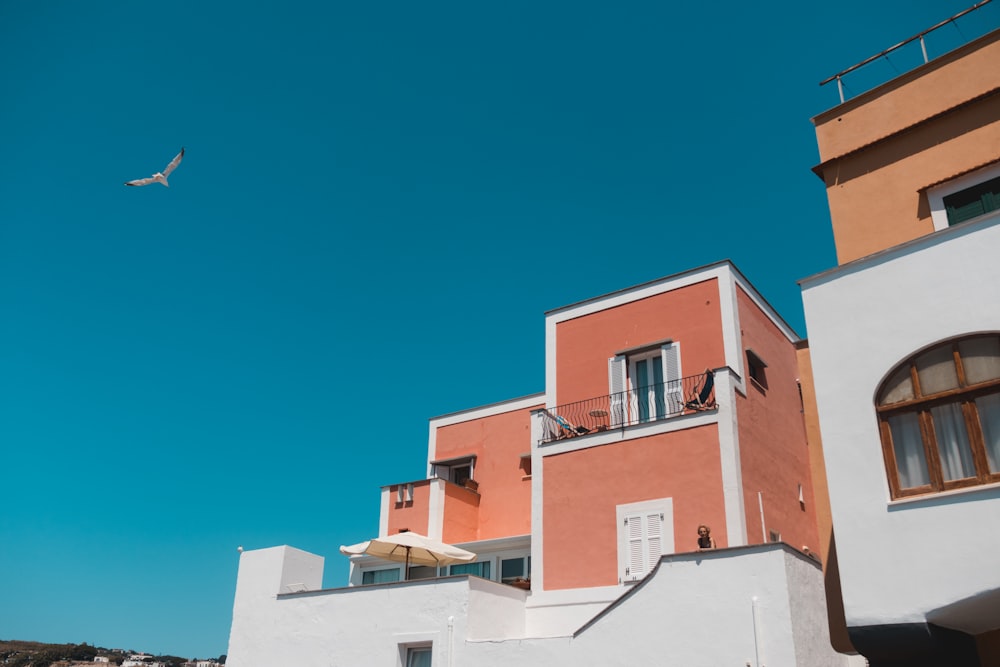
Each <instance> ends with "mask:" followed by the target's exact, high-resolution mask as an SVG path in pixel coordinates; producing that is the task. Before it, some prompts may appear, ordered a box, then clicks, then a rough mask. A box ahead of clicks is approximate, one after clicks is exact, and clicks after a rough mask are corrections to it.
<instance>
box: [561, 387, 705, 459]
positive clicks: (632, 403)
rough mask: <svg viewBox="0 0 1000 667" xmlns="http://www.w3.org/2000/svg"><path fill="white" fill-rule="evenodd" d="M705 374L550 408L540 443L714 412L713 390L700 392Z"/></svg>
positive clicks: (702, 389)
mask: <svg viewBox="0 0 1000 667" xmlns="http://www.w3.org/2000/svg"><path fill="white" fill-rule="evenodd" d="M710 375H712V372H711V371H706V372H705V373H701V374H699V375H692V376H689V377H685V378H681V379H679V380H671V381H669V382H661V383H659V384H653V385H649V386H647V387H639V388H637V389H629V390H626V391H622V392H618V393H616V394H609V395H606V396H595V397H593V398H588V399H584V400H582V401H576V402H575V403H567V404H565V405H560V406H558V407H555V408H550V409H549V410H546V411H545V414H544V431H543V434H542V438H541V442H552V441H553V440H561V439H563V438H572V437H576V436H582V435H590V434H593V433H600V432H603V431H608V430H610V429H616V428H625V427H626V426H634V425H636V424H642V423H647V422H654V421H659V420H661V419H670V418H672V417H678V416H680V415H683V414H686V413H692V412H697V411H701V410H711V409H714V408H715V406H716V405H715V387H714V385H713V386H709V388H708V391H707V392H706V391H704V389H705V386H706V380H707V379H708V377H709V376H710Z"/></svg>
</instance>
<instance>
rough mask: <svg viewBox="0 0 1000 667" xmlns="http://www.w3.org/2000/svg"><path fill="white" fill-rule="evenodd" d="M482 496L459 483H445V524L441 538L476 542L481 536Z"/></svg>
mask: <svg viewBox="0 0 1000 667" xmlns="http://www.w3.org/2000/svg"><path fill="white" fill-rule="evenodd" d="M481 503H482V496H481V495H479V494H478V493H477V492H475V491H470V490H469V489H466V488H465V487H462V486H458V485H457V484H450V483H448V484H445V485H444V516H445V521H444V526H442V529H441V539H442V540H444V541H445V542H447V543H449V544H460V543H464V542H475V541H476V540H478V539H480V538H479V523H480V521H479V507H480V505H481Z"/></svg>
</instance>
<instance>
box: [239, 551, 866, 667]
mask: <svg viewBox="0 0 1000 667" xmlns="http://www.w3.org/2000/svg"><path fill="white" fill-rule="evenodd" d="M283 549H284V548H283ZM266 551H271V550H266ZM299 553H301V552H299ZM279 555H280V554H279ZM278 560H279V559H276V558H273V557H269V558H260V559H251V558H248V557H247V554H244V558H243V559H242V560H241V571H240V576H239V584H238V590H237V604H236V606H235V607H234V610H233V615H234V618H233V634H232V637H231V643H230V650H229V661H228V664H229V665H230V667H273V666H274V665H296V667H331V666H344V667H348V666H350V667H354V666H356V665H385V666H387V667H389V666H393V667H398V666H399V665H401V664H402V656H403V654H404V651H405V647H406V646H407V645H410V644H421V643H431V644H432V646H433V661H434V665H435V667H461V666H463V665H476V667H491V666H493V665H497V666H498V667H499V666H500V665H503V666H504V667H506V666H507V665H510V664H518V665H528V666H531V665H537V666H538V667H561V666H562V665H565V666H566V667H570V666H571V665H572V666H573V667H576V666H577V665H581V664H604V665H632V664H643V663H645V664H657V665H685V667H697V666H699V665H704V666H705V667H716V666H717V665H737V666H739V667H742V666H743V665H746V664H747V663H750V664H751V665H753V666H754V667H764V665H772V666H778V665H800V666H802V667H842V666H844V665H847V664H849V661H848V659H847V658H846V657H845V656H841V655H839V654H836V653H834V652H833V650H832V649H831V648H830V642H829V638H828V635H827V624H826V606H825V601H824V598H823V589H822V573H821V572H820V569H819V567H818V566H817V565H816V564H815V563H814V562H812V561H810V560H809V559H807V558H805V557H804V556H802V555H801V554H798V553H797V552H793V551H792V550H791V549H789V548H788V547H787V546H785V545H780V544H772V545H760V546H755V547H743V548H737V549H721V550H718V551H716V552H712V553H702V554H685V555H677V556H668V557H664V558H663V560H662V561H661V563H660V565H659V567H658V568H657V570H656V571H655V572H653V573H652V574H651V575H650V576H649V577H648V578H647V579H646V580H645V581H644V582H643V583H641V584H639V585H637V587H636V588H635V589H633V590H631V591H630V592H629V593H627V594H626V595H625V596H623V597H621V598H620V599H619V600H618V601H617V602H615V603H614V604H612V605H611V606H610V607H608V609H606V610H605V611H604V612H602V613H601V614H598V615H597V616H596V617H595V618H594V619H592V620H591V621H590V622H589V623H588V624H586V625H585V626H584V627H582V628H581V629H579V630H578V631H577V632H576V633H575V635H573V636H566V637H555V638H531V637H526V636H524V628H525V626H524V608H525V598H526V597H527V593H525V592H524V591H521V590H520V589H516V588H512V587H509V586H504V585H502V584H499V583H496V582H491V581H486V580H482V579H478V578H475V577H464V576H462V577H448V578H444V579H431V580H423V581H414V582H399V583H393V584H385V585H378V586H363V587H355V588H341V589H333V590H326V591H315V592H309V593H300V594H294V595H284V596H281V597H278V596H277V595H276V594H274V593H272V594H271V595H270V596H269V598H268V599H264V598H262V597H257V598H256V599H255V600H254V601H253V604H254V607H255V608H253V609H250V608H248V607H246V606H245V604H244V603H248V602H250V601H251V599H250V597H249V596H247V595H245V594H244V591H243V589H241V587H243V588H249V587H250V583H251V582H259V581H261V580H265V579H266V580H270V581H272V582H273V581H275V580H276V579H277V577H276V576H275V572H274V571H273V568H274V567H275V566H276V565H277V566H279V567H280V565H279V563H278ZM291 565H293V566H294V565H295V564H294V563H291ZM251 570H255V573H253V574H252V573H251ZM252 587H253V589H254V590H262V589H263V586H262V585H259V583H254V584H253V586H252Z"/></svg>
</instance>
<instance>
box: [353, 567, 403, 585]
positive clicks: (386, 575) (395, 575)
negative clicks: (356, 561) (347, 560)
mask: <svg viewBox="0 0 1000 667" xmlns="http://www.w3.org/2000/svg"><path fill="white" fill-rule="evenodd" d="M355 581H357V580H355ZM393 581H399V568H398V567H393V568H388V569H385V570H368V571H367V572H362V573H361V583H362V584H387V583H390V582H393Z"/></svg>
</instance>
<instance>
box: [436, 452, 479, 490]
mask: <svg viewBox="0 0 1000 667" xmlns="http://www.w3.org/2000/svg"><path fill="white" fill-rule="evenodd" d="M431 465H432V466H434V476H435V477H439V478H441V479H446V480H448V481H449V482H452V483H453V484H458V485H459V486H464V485H465V482H466V481H467V480H470V479H474V476H473V472H474V471H475V467H476V457H475V456H463V457H461V458H455V459H445V460H442V461H432V462H431Z"/></svg>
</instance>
